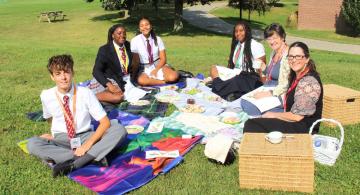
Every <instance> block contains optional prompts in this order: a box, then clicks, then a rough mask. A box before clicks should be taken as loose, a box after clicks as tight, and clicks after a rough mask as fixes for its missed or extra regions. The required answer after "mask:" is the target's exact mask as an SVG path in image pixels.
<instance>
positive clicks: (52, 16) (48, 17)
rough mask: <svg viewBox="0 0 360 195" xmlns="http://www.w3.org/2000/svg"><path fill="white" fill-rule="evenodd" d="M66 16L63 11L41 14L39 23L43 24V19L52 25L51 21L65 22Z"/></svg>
mask: <svg viewBox="0 0 360 195" xmlns="http://www.w3.org/2000/svg"><path fill="white" fill-rule="evenodd" d="M65 16H66V15H65V14H64V13H63V11H48V12H41V13H40V16H39V22H41V20H43V19H46V20H47V21H48V22H49V23H51V21H55V20H56V19H58V20H64V18H65Z"/></svg>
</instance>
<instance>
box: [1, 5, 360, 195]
mask: <svg viewBox="0 0 360 195" xmlns="http://www.w3.org/2000/svg"><path fill="white" fill-rule="evenodd" d="M49 10H62V11H64V13H65V14H66V15H67V20H65V21H64V22H55V23H52V24H48V23H47V22H40V23H39V22H38V18H37V16H38V15H39V13H40V12H42V11H49ZM146 11H147V12H149V11H151V9H150V10H146V9H142V10H140V12H143V13H144V12H146ZM171 12H172V10H168V9H165V8H163V9H161V11H160V13H159V16H153V17H152V18H153V20H154V23H155V28H156V31H157V32H158V33H159V34H160V35H161V36H162V38H163V40H164V42H165V46H166V48H167V56H168V62H169V63H171V64H173V65H174V67H175V68H177V69H184V70H190V71H192V72H194V73H197V72H203V73H207V72H208V70H209V67H210V65H211V64H215V63H219V64H225V62H226V58H227V55H228V52H229V44H230V37H228V36H221V35H217V34H211V33H208V32H205V31H201V30H199V29H197V28H195V27H191V26H189V25H187V24H185V29H184V31H183V32H180V33H171V29H172V15H168V14H169V13H171ZM0 16H1V17H0V29H1V30H0V43H1V44H0V89H1V93H0V108H1V113H0V172H2V174H0V181H1V182H0V194H74V193H77V194H91V193H92V192H91V191H90V190H88V189H86V188H85V187H83V186H81V185H79V184H77V183H75V182H73V181H71V180H69V179H68V178H66V177H60V178H56V179H53V178H52V177H51V171H50V170H49V169H48V168H47V167H46V166H45V165H43V164H42V163H41V162H40V161H39V160H37V159H36V158H34V157H32V156H29V155H26V154H24V153H23V152H22V151H20V149H19V148H18V147H17V146H16V143H17V142H18V141H20V140H23V139H26V138H29V137H31V136H34V135H38V134H41V133H45V132H49V125H48V124H46V123H41V122H32V121H29V120H27V119H26V117H25V113H27V112H30V111H37V110H39V109H41V105H40V100H39V94H40V92H41V90H42V89H46V88H50V87H52V86H53V83H52V81H51V80H50V78H49V74H48V72H47V70H46V68H45V66H46V63H47V59H48V58H49V57H50V56H52V55H55V54H62V53H70V54H72V55H73V57H74V60H75V72H76V80H77V81H83V80H86V79H90V78H91V70H92V67H93V64H94V60H95V56H96V53H97V50H98V47H99V46H100V45H102V44H103V43H105V42H106V34H107V30H108V28H109V27H110V26H111V25H112V24H114V23H117V22H121V23H124V24H125V25H126V26H127V27H128V39H129V40H130V39H131V38H132V37H134V35H135V32H136V29H137V22H136V21H137V20H136V19H127V20H120V19H119V18H118V17H117V12H105V11H103V10H102V9H101V8H100V4H99V3H98V1H94V3H91V4H87V3H85V2H84V1H83V0H32V1H22V0H5V1H4V0H3V1H1V0H0ZM267 51H268V52H269V48H268V47H267ZM311 54H312V56H313V58H314V59H315V61H316V62H317V65H318V70H319V71H320V73H321V77H322V80H323V82H324V83H335V84H339V85H343V86H347V87H351V88H353V89H357V90H360V80H359V79H357V78H358V75H360V55H347V54H340V53H333V52H324V51H312V52H311ZM359 128H360V125H359V124H357V125H352V126H346V127H345V132H346V135H345V144H344V147H343V151H342V154H341V156H340V158H339V159H338V162H337V163H336V165H335V166H334V167H327V166H321V165H319V164H317V165H316V171H315V189H316V193H318V194H356V193H358V192H359V191H360V177H359V174H358V172H359V170H360V165H359V162H360V141H359V139H358V138H359V137H360V131H359ZM332 131H334V130H333V129H330V128H327V127H322V128H321V132H323V133H324V134H327V133H329V132H332ZM203 150H204V146H200V145H199V146H197V147H195V148H194V149H193V150H192V151H191V152H190V153H189V154H187V155H186V157H185V161H184V162H183V163H182V164H180V165H179V166H178V167H176V168H175V169H173V170H172V171H171V172H170V173H168V174H166V175H161V176H159V177H158V178H156V179H155V180H153V181H152V182H150V183H149V184H147V185H145V186H143V187H142V188H140V189H138V190H135V191H133V192H132V194H150V193H151V194H170V193H174V194H239V193H245V194H271V193H274V194H279V193H280V194H281V192H270V191H262V190H239V184H238V165H237V162H238V161H237V160H236V161H235V162H234V163H233V164H232V165H230V166H221V165H216V164H213V163H211V162H209V161H208V160H207V159H206V157H205V156H204V155H203Z"/></svg>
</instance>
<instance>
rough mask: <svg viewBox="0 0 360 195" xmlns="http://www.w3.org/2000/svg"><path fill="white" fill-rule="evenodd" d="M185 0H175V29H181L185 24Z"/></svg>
mask: <svg viewBox="0 0 360 195" xmlns="http://www.w3.org/2000/svg"><path fill="white" fill-rule="evenodd" d="M183 5H184V0H175V19H174V31H175V32H177V31H180V30H182V29H183V27H184V25H183V23H182V15H183Z"/></svg>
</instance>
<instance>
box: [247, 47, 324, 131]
mask: <svg viewBox="0 0 360 195" xmlns="http://www.w3.org/2000/svg"><path fill="white" fill-rule="evenodd" d="M287 57H288V62H289V65H290V68H291V70H290V76H289V84H290V86H289V88H288V90H287V92H286V94H285V100H284V111H285V112H266V113H265V114H263V115H262V118H256V119H250V120H248V121H247V122H246V123H245V126H244V132H270V131H281V132H283V133H307V132H308V131H309V128H310V126H311V125H312V124H313V123H314V122H315V121H316V120H317V119H320V118H321V114H322V106H323V87H322V83H321V80H320V77H319V73H318V72H317V71H316V67H315V63H314V61H313V60H312V59H310V54H309V48H308V47H307V45H306V44H304V43H302V42H295V43H293V44H291V45H290V47H289V53H288V56H287ZM318 130H319V128H318V126H317V127H316V128H315V129H314V131H313V132H314V133H317V132H318Z"/></svg>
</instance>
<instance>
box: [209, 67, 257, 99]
mask: <svg viewBox="0 0 360 195" xmlns="http://www.w3.org/2000/svg"><path fill="white" fill-rule="evenodd" d="M261 85H262V83H261V82H260V80H259V77H258V76H257V75H256V73H254V74H251V73H247V72H241V73H240V75H236V76H235V77H233V78H231V79H229V80H226V81H223V80H221V79H220V78H219V77H217V78H215V79H214V80H213V83H212V92H213V93H215V94H217V95H219V96H221V97H222V98H223V99H225V100H228V101H233V100H235V99H238V98H240V97H241V96H242V95H244V94H246V93H248V92H250V91H252V90H254V89H256V88H258V87H260V86H261ZM230 96H233V97H230Z"/></svg>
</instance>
